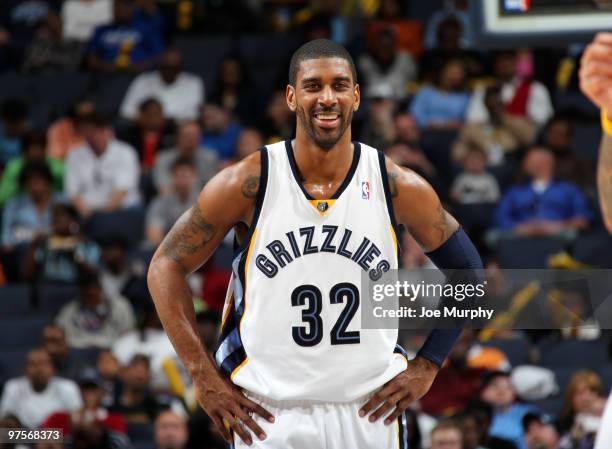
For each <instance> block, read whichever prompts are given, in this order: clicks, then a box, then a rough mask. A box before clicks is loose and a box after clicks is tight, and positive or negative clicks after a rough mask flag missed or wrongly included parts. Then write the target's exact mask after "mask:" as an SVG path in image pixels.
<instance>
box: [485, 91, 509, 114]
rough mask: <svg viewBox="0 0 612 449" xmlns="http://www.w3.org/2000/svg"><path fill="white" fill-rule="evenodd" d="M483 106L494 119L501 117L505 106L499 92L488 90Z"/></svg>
mask: <svg viewBox="0 0 612 449" xmlns="http://www.w3.org/2000/svg"><path fill="white" fill-rule="evenodd" d="M484 104H485V106H486V108H487V111H488V112H489V115H490V116H491V117H492V118H493V119H495V118H498V117H501V116H502V115H503V113H504V111H505V108H506V107H505V105H504V102H503V101H502V98H501V93H500V92H499V90H490V91H487V93H486V94H485V100H484Z"/></svg>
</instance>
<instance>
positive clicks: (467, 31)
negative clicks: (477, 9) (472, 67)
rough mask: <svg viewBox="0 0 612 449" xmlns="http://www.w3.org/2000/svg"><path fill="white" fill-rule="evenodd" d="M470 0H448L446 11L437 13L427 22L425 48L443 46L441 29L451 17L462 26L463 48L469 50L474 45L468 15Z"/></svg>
mask: <svg viewBox="0 0 612 449" xmlns="http://www.w3.org/2000/svg"><path fill="white" fill-rule="evenodd" d="M468 3H469V2H468V0H446V2H445V7H444V9H442V10H440V11H436V12H434V13H433V15H432V16H431V17H430V18H429V20H428V21H427V28H426V30H425V46H426V47H427V48H435V47H439V46H440V45H441V43H442V42H441V41H440V36H439V29H440V24H442V23H443V22H444V21H445V20H447V19H448V18H449V17H451V18H453V19H455V20H456V21H457V22H458V23H459V24H460V27H461V28H460V30H461V34H460V36H461V37H460V43H461V47H462V48H469V47H471V46H472V45H473V43H474V37H473V32H472V27H471V24H470V17H469V14H468V10H467V9H468Z"/></svg>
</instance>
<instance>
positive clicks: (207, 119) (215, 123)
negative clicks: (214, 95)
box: [202, 104, 230, 134]
mask: <svg viewBox="0 0 612 449" xmlns="http://www.w3.org/2000/svg"><path fill="white" fill-rule="evenodd" d="M229 119H230V117H229V113H228V112H227V111H226V110H225V109H223V108H222V107H221V106H218V105H216V104H207V105H205V106H204V111H203V113H202V120H203V122H204V128H205V129H206V130H207V131H209V132H211V133H213V134H215V133H221V132H223V130H224V129H225V128H226V127H227V125H228V124H229Z"/></svg>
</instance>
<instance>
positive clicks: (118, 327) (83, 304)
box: [56, 271, 134, 348]
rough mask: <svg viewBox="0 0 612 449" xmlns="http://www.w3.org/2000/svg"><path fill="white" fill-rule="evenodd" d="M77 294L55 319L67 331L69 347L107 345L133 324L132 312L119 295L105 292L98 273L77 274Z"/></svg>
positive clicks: (107, 346) (103, 346)
mask: <svg viewBox="0 0 612 449" xmlns="http://www.w3.org/2000/svg"><path fill="white" fill-rule="evenodd" d="M78 283H79V297H78V298H77V299H75V300H73V301H71V302H69V303H68V304H66V305H65V306H64V307H62V309H61V310H60V312H59V314H58V316H57V318H56V323H57V324H58V325H59V326H61V327H62V328H63V329H64V331H65V332H66V340H67V341H68V346H70V347H71V348H88V347H97V348H109V347H110V346H111V345H112V344H113V343H114V342H115V341H116V340H117V339H118V338H119V337H120V336H121V335H122V334H124V333H125V332H128V331H129V330H131V329H133V328H134V312H133V311H132V307H131V305H130V303H129V302H128V301H127V300H126V299H125V298H123V297H121V296H116V297H107V296H105V294H104V292H103V290H102V286H101V285H100V280H99V278H98V274H97V273H92V272H87V271H83V272H81V273H80V276H79V282H78Z"/></svg>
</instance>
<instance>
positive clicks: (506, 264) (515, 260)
mask: <svg viewBox="0 0 612 449" xmlns="http://www.w3.org/2000/svg"><path fill="white" fill-rule="evenodd" d="M564 248H565V242H564V241H563V240H562V239H559V238H555V237H541V238H520V237H502V238H501V239H500V240H499V242H498V244H497V254H498V258H499V264H500V266H501V268H522V269H537V268H546V267H547V263H548V257H549V256H551V255H553V254H555V253H558V252H560V251H562V250H563V249H564Z"/></svg>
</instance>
